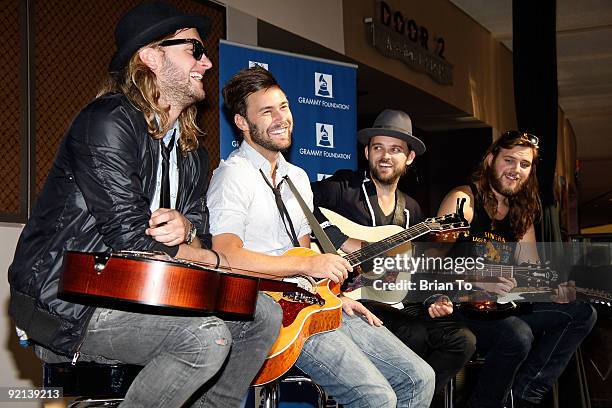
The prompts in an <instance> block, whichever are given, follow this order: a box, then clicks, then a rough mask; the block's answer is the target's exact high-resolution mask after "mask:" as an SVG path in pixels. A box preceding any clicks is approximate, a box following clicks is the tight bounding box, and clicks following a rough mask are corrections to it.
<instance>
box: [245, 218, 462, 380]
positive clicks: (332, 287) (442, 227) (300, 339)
mask: <svg viewBox="0 0 612 408" xmlns="http://www.w3.org/2000/svg"><path fill="white" fill-rule="evenodd" d="M468 228H469V224H468V223H467V221H465V220H464V219H463V218H461V217H459V215H457V214H447V215H444V216H441V217H435V218H428V219H426V220H425V221H423V222H421V223H419V224H416V225H414V226H412V227H410V228H407V229H402V228H400V229H401V231H399V232H397V233H395V234H393V235H391V236H388V237H386V238H384V239H382V240H380V241H378V242H374V243H372V244H369V245H367V246H365V247H363V248H361V249H360V250H358V251H355V252H352V253H350V254H348V255H345V256H344V258H345V259H346V260H348V261H349V263H350V264H351V265H352V266H353V267H356V266H358V265H360V264H361V263H363V262H365V261H368V260H370V259H372V258H374V257H376V256H378V255H380V254H383V253H386V252H387V251H389V250H391V249H393V248H397V247H398V246H401V245H402V244H404V243H406V242H408V241H410V240H412V239H414V238H417V237H419V236H421V235H424V234H427V233H429V232H445V231H454V230H462V229H468ZM317 254H318V253H317V252H316V251H314V250H312V249H310V248H292V249H290V250H288V251H287V252H286V253H285V254H283V255H284V256H313V255H317ZM307 291H308V292H310V295H305V294H304V293H293V292H287V291H285V292H266V293H268V294H269V295H270V296H272V297H273V298H274V299H275V300H276V301H277V302H278V303H279V304H280V305H281V308H282V309H283V324H282V326H281V329H280V333H279V336H278V338H277V339H276V342H275V343H274V344H273V345H272V348H271V350H270V352H269V354H268V357H267V359H266V360H265V362H264V364H263V366H262V368H261V370H260V371H259V373H258V374H257V376H256V377H255V379H254V380H253V385H262V384H266V383H268V382H270V381H274V380H275V379H277V378H279V377H280V376H281V375H283V374H284V373H285V372H287V371H288V370H289V369H290V368H291V367H292V366H293V364H294V363H295V362H296V360H297V359H298V357H299V355H300V352H301V350H302V346H303V345H304V342H305V341H306V339H307V338H308V337H310V336H312V335H314V334H317V333H322V332H325V331H331V330H335V329H337V328H338V327H340V324H341V321H342V301H341V300H340V299H339V298H338V297H337V295H338V294H339V293H340V285H339V284H336V283H333V282H330V281H329V280H328V279H322V280H320V281H318V282H314V283H313V284H311V286H310V287H309V288H307Z"/></svg>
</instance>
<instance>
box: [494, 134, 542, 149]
mask: <svg viewBox="0 0 612 408" xmlns="http://www.w3.org/2000/svg"><path fill="white" fill-rule="evenodd" d="M501 139H504V140H515V139H521V140H524V141H526V142H527V143H529V144H531V145H532V146H533V147H538V145H539V144H540V139H539V138H538V137H537V136H536V135H532V134H531V133H527V132H519V131H518V130H508V131H506V132H504V133H503V134H502V135H501Z"/></svg>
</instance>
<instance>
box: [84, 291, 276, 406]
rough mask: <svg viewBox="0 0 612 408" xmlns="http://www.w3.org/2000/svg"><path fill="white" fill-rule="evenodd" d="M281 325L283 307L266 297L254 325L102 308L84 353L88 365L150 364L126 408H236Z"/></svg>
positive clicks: (136, 382)
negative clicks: (95, 359) (97, 360)
mask: <svg viewBox="0 0 612 408" xmlns="http://www.w3.org/2000/svg"><path fill="white" fill-rule="evenodd" d="M281 319H282V313H281V309H280V307H279V306H278V304H277V303H276V302H274V301H273V300H272V299H271V298H270V297H268V296H267V295H263V294H260V295H259V297H258V299H257V310H256V312H255V316H254V319H253V320H252V321H223V320H221V319H219V318H218V317H214V316H207V317H184V316H160V315H151V314H140V313H128V312H123V311H119V310H111V309H97V310H96V311H95V313H94V315H93V317H92V319H91V321H90V323H89V326H88V328H87V334H86V336H85V341H84V342H83V345H82V346H81V352H82V353H83V354H85V355H86V358H87V359H91V357H92V356H101V357H103V358H104V359H111V360H119V361H121V362H123V363H127V364H137V365H143V366H145V367H144V368H143V369H142V371H141V372H140V373H139V374H138V376H137V377H136V379H135V380H134V382H133V383H132V385H131V386H130V389H129V390H128V393H127V395H126V397H125V400H124V402H123V403H122V404H121V407H122V408H128V407H130V408H131V407H143V408H145V407H146V408H151V407H168V408H171V407H177V408H178V407H181V406H183V404H184V403H186V402H187V401H189V402H191V403H192V404H193V405H192V406H193V407H202V406H207V407H238V406H240V403H241V400H242V397H243V395H244V394H245V393H246V392H247V390H248V388H249V386H250V383H251V381H252V379H253V378H254V377H255V375H256V374H257V372H258V371H259V368H260V367H261V365H262V364H263V361H264V359H265V357H266V356H267V354H268V351H269V349H270V347H271V346H272V343H274V340H275V339H276V337H277V335H278V331H279V328H280V324H281ZM196 393H197V394H196ZM202 393H203V394H202ZM194 394H196V395H195V396H193V395H194ZM192 396H193V397H192ZM190 398H191V399H190ZM196 398H197V399H196Z"/></svg>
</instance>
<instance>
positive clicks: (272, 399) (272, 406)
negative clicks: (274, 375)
mask: <svg viewBox="0 0 612 408" xmlns="http://www.w3.org/2000/svg"><path fill="white" fill-rule="evenodd" d="M281 383H287V384H288V383H298V384H301V383H307V384H310V385H312V386H313V387H314V389H315V391H316V392H317V408H325V398H326V397H325V391H323V388H322V387H321V386H320V385H319V384H317V383H315V382H314V381H313V380H312V378H310V377H308V376H307V375H306V374H304V373H303V372H302V371H300V370H298V369H297V368H295V367H294V368H292V369H291V370H289V372H288V374H287V375H285V376H284V377H282V378H281V379H279V380H276V381H272V382H270V383H268V384H265V385H264V386H263V408H277V407H278V404H279V402H280V384H281Z"/></svg>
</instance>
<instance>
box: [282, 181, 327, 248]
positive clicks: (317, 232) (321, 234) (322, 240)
mask: <svg viewBox="0 0 612 408" xmlns="http://www.w3.org/2000/svg"><path fill="white" fill-rule="evenodd" d="M283 179H284V180H286V181H287V184H288V185H289V188H290V189H291V192H292V193H293V195H294V196H295V199H296V200H297V202H298V203H299V204H300V207H302V211H303V212H304V215H305V216H306V219H308V223H309V224H310V228H312V233H313V234H314V236H315V237H316V238H317V241H319V244H320V245H321V249H322V250H323V253H326V254H336V253H338V251H337V250H336V247H334V244H332V243H331V241H330V240H329V237H328V236H327V234H326V233H325V231H323V228H321V225H320V224H319V222H318V221H317V219H316V217H315V216H314V214H313V213H312V211H310V208H308V205H306V203H305V202H304V199H303V198H302V196H301V195H300V193H298V191H297V188H295V185H294V184H293V181H291V179H290V178H289V176H288V175H287V176H285V177H283Z"/></svg>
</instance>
